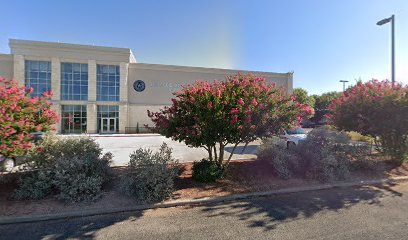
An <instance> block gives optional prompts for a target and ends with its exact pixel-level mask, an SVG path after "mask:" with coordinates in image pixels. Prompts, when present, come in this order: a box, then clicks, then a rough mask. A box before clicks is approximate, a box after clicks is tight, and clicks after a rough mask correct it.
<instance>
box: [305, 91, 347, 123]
mask: <svg viewBox="0 0 408 240" xmlns="http://www.w3.org/2000/svg"><path fill="white" fill-rule="evenodd" d="M340 95H341V93H340V92H327V93H323V94H322V95H312V96H313V98H314V99H315V104H314V110H315V113H314V116H313V117H312V118H311V120H312V121H313V122H316V123H318V122H321V121H322V120H323V119H324V116H325V115H326V114H328V113H329V105H330V103H331V102H332V101H333V99H335V98H337V97H339V96H340Z"/></svg>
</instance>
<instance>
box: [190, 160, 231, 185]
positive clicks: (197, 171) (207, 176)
mask: <svg viewBox="0 0 408 240" xmlns="http://www.w3.org/2000/svg"><path fill="white" fill-rule="evenodd" d="M223 173H224V168H223V167H222V166H220V165H218V164H217V163H216V162H214V161H210V160H208V159H202V160H201V161H199V162H194V164H193V175H192V178H193V179H194V180H196V181H199V182H215V181H216V180H217V179H219V178H220V177H221V176H222V174H223Z"/></svg>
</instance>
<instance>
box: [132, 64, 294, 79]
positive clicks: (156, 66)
mask: <svg viewBox="0 0 408 240" xmlns="http://www.w3.org/2000/svg"><path fill="white" fill-rule="evenodd" d="M129 68H136V69H151V70H167V71H182V72H201V73H219V74H226V73H237V72H240V73H253V74H257V75H266V76H279V77H287V76H291V75H293V72H287V73H276V72H264V71H251V70H240V69H227V68H207V67H192V66H191V67H190V66H179V65H166V64H151V63H131V64H129Z"/></svg>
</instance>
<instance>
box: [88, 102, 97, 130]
mask: <svg viewBox="0 0 408 240" xmlns="http://www.w3.org/2000/svg"><path fill="white" fill-rule="evenodd" d="M97 120H98V116H97V109H96V104H94V103H89V104H87V105H86V132H87V133H97V132H98V124H97Z"/></svg>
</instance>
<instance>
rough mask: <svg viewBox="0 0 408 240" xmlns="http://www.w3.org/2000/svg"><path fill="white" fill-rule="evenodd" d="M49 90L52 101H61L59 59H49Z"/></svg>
mask: <svg viewBox="0 0 408 240" xmlns="http://www.w3.org/2000/svg"><path fill="white" fill-rule="evenodd" d="M51 90H52V92H53V96H52V100H54V101H59V100H61V62H60V60H59V58H51Z"/></svg>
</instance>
